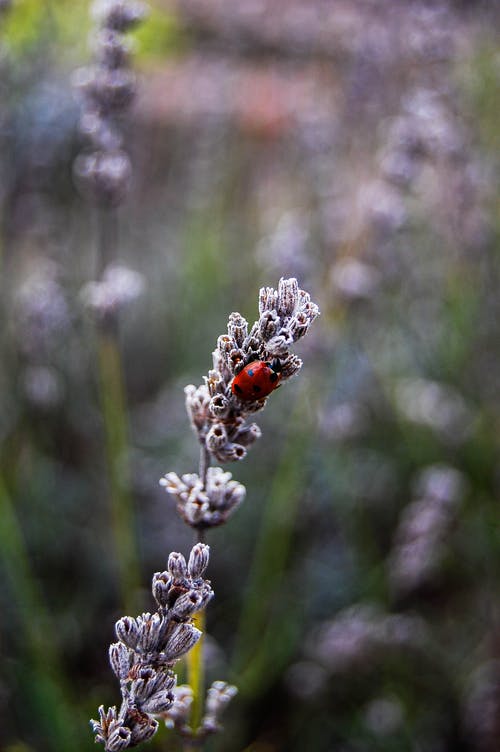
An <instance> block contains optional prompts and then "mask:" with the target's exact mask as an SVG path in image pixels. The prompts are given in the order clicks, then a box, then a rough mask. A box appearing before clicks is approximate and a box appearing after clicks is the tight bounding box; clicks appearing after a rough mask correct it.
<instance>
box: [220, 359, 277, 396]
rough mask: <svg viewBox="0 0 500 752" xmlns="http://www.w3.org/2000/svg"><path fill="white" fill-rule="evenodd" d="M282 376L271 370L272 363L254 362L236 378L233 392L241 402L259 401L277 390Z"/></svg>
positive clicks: (232, 386)
mask: <svg viewBox="0 0 500 752" xmlns="http://www.w3.org/2000/svg"><path fill="white" fill-rule="evenodd" d="M280 378H281V374H279V373H278V372H277V371H275V370H274V369H273V368H271V364H270V363H266V362H265V361H263V360H254V361H253V362H252V363H249V364H248V365H247V366H245V368H243V370H241V371H240V372H239V374H238V375H237V376H235V377H234V379H233V383H232V385H231V391H232V393H233V394H235V395H236V396H237V397H239V398H240V400H259V399H263V398H264V397H267V395H268V394H271V392H272V391H273V390H274V389H276V387H277V386H278V384H279V381H280Z"/></svg>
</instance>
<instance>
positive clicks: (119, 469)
mask: <svg viewBox="0 0 500 752" xmlns="http://www.w3.org/2000/svg"><path fill="white" fill-rule="evenodd" d="M96 218H97V227H96V240H97V266H98V270H99V274H100V275H102V274H103V272H104V270H105V269H106V267H107V266H108V265H109V264H110V263H112V262H113V261H114V260H115V259H116V257H117V253H118V215H117V213H116V210H115V209H108V208H105V209H103V208H99V209H97V214H96ZM97 339H98V342H97V348H98V359H99V385H100V398H101V409H102V415H103V421H104V432H105V441H106V458H107V465H108V476H109V487H110V489H109V490H110V506H111V509H110V512H111V530H112V537H113V544H114V549H115V551H114V553H115V561H116V564H117V568H118V580H119V584H120V590H121V600H122V604H123V607H124V608H125V609H126V611H127V612H128V613H134V611H136V610H137V606H138V604H137V600H138V595H137V594H138V592H139V585H140V581H139V557H138V554H137V542H136V536H135V521H134V507H133V500H132V495H131V491H130V477H129V468H128V454H129V442H128V425H127V408H126V400H125V388H124V380H123V369H122V359H121V354H120V347H119V338H118V319H117V316H116V312H115V311H114V310H112V311H110V312H108V314H107V315H106V316H105V318H103V319H102V320H100V321H99V323H98V331H97Z"/></svg>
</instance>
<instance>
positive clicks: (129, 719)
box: [125, 708, 158, 747]
mask: <svg viewBox="0 0 500 752" xmlns="http://www.w3.org/2000/svg"><path fill="white" fill-rule="evenodd" d="M125 720H126V723H127V726H128V727H129V728H130V732H131V734H130V743H129V746H130V747H135V746H137V744H141V743H142V742H146V741H147V740H148V739H151V737H152V736H154V735H155V733H156V731H157V729H158V721H156V720H155V719H154V718H151V716H149V715H147V713H142V712H141V711H140V710H137V709H135V708H129V711H128V713H127V716H126V719H125Z"/></svg>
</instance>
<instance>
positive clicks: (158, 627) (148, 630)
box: [136, 613, 167, 653]
mask: <svg viewBox="0 0 500 752" xmlns="http://www.w3.org/2000/svg"><path fill="white" fill-rule="evenodd" d="M136 622H137V626H138V629H139V640H138V642H137V648H136V650H137V652H139V653H152V652H153V651H154V650H157V649H158V647H159V645H161V642H162V638H163V636H164V632H165V629H166V625H167V623H166V622H165V620H164V618H163V617H162V616H161V615H160V614H158V613H156V614H152V615H151V614H149V613H146V614H142V615H141V616H138V617H137V619H136Z"/></svg>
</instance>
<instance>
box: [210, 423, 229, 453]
mask: <svg viewBox="0 0 500 752" xmlns="http://www.w3.org/2000/svg"><path fill="white" fill-rule="evenodd" d="M205 442H206V445H207V449H208V451H209V452H210V454H217V453H218V452H219V451H220V450H221V449H222V448H223V447H224V446H226V444H227V431H226V427H225V426H224V424H223V423H214V425H213V426H212V427H211V428H210V430H209V431H208V433H207V436H206V439H205Z"/></svg>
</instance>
